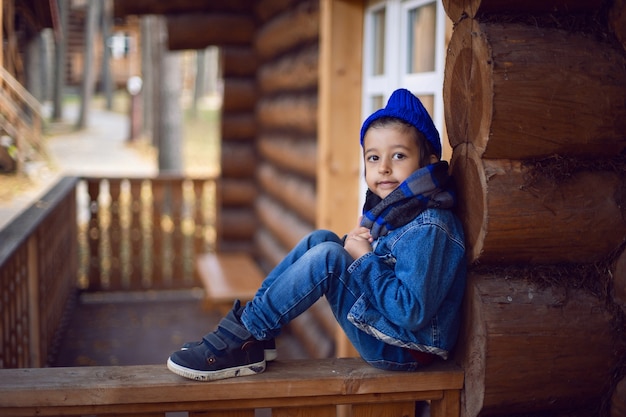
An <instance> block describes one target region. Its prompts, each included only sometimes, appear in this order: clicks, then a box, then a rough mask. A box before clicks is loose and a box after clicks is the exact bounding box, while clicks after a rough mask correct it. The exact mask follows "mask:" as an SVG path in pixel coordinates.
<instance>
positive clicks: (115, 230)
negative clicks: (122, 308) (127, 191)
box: [107, 178, 125, 291]
mask: <svg viewBox="0 0 626 417" xmlns="http://www.w3.org/2000/svg"><path fill="white" fill-rule="evenodd" d="M108 182H109V196H110V198H111V202H110V204H109V210H108V212H109V213H108V214H109V216H108V218H109V224H108V228H107V231H108V238H109V239H108V241H109V245H108V247H109V251H110V253H109V263H110V266H109V289H110V290H112V291H120V290H122V289H124V287H125V285H124V284H123V282H122V263H123V254H122V224H121V216H122V215H121V210H122V207H121V202H120V196H121V180H120V179H118V178H115V179H109V180H108Z"/></svg>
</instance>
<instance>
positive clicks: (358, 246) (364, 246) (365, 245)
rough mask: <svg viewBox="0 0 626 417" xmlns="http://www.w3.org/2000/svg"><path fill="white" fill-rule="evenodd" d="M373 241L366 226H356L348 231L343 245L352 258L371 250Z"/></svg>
mask: <svg viewBox="0 0 626 417" xmlns="http://www.w3.org/2000/svg"><path fill="white" fill-rule="evenodd" d="M359 220H360V219H359ZM373 241H374V239H373V238H372V235H371V234H370V230H369V229H368V228H366V227H363V226H357V227H355V228H354V229H352V230H351V231H350V232H349V233H348V235H347V236H346V241H345V243H344V245H343V246H344V248H345V249H346V250H347V251H348V253H349V254H350V255H351V256H352V257H353V258H354V259H358V258H360V257H361V256H363V255H365V254H366V253H368V252H371V251H372V242H373Z"/></svg>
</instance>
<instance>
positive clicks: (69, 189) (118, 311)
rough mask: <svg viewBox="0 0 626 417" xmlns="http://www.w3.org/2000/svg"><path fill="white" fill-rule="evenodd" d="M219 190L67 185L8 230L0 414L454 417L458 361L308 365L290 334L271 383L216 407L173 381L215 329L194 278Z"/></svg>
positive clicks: (3, 255) (165, 184)
mask: <svg viewBox="0 0 626 417" xmlns="http://www.w3.org/2000/svg"><path fill="white" fill-rule="evenodd" d="M215 190H216V182H215V180H214V179H211V178H205V179H198V178H184V177H163V176H161V177H156V178H93V177H92V178H77V177H65V178H63V179H61V180H60V181H59V183H58V184H56V185H55V186H54V187H52V189H50V191H49V192H48V193H47V194H46V195H45V196H44V197H43V198H41V199H40V200H39V201H38V202H36V203H35V204H34V205H33V206H32V207H30V208H29V209H28V210H27V211H26V212H24V213H23V214H22V215H20V216H19V217H18V218H17V219H16V220H15V221H13V222H12V223H11V224H10V225H9V226H8V227H7V228H6V229H4V230H2V231H1V232H0V241H2V242H3V245H2V247H1V248H0V282H1V283H2V285H1V286H0V298H1V299H2V305H1V306H2V307H1V314H2V319H1V321H0V323H2V328H1V332H0V335H1V337H2V341H1V343H2V354H1V357H0V368H3V369H0V381H1V382H0V414H3V413H9V414H10V415H16V416H17V415H33V414H37V415H84V414H95V415H105V414H110V413H116V414H117V415H136V414H137V413H140V414H142V415H162V416H164V415H168V413H171V412H185V413H186V414H188V415H198V414H197V413H201V414H202V415H220V416H222V415H228V416H234V415H237V416H244V415H246V416H252V415H255V413H257V414H258V412H259V410H260V409H267V408H272V411H271V415H273V416H279V415H312V414H310V413H315V415H329V416H330V415H335V414H336V413H338V412H339V413H340V414H342V413H343V414H342V415H350V413H352V415H355V416H358V415H371V413H372V410H379V412H384V413H385V415H388V414H387V413H400V414H402V415H416V413H420V412H421V411H420V408H419V405H420V404H422V403H421V402H420V400H429V401H431V406H430V408H429V409H430V413H431V415H432V416H457V415H459V396H460V389H461V388H462V386H463V372H462V370H461V369H460V368H459V367H458V366H457V365H455V364H453V363H449V364H443V363H441V364H438V365H436V366H432V367H429V368H428V369H426V370H425V371H423V372H418V373H403V372H388V371H380V370H376V369H374V368H372V367H371V366H369V365H367V364H365V362H363V361H362V360H360V359H357V358H343V359H330V358H329V359H310V358H309V359H307V355H306V353H304V350H302V349H301V348H300V347H299V344H298V341H297V340H296V338H295V337H293V336H292V335H291V334H290V333H289V332H288V331H287V332H285V333H284V334H283V335H282V336H280V337H279V338H278V340H277V345H278V350H279V360H277V361H276V362H275V363H271V365H269V368H268V372H266V373H265V374H263V375H261V376H260V377H256V378H255V377H252V378H238V379H237V380H225V381H219V382H216V383H211V385H210V386H211V387H212V389H211V391H210V393H211V395H210V396H208V395H207V392H208V391H207V390H206V389H205V387H207V385H206V384H199V383H196V382H194V381H186V380H184V379H183V378H180V377H178V376H176V375H174V374H172V373H171V372H169V371H167V369H166V368H165V366H164V361H165V359H166V358H167V356H168V355H169V353H171V351H172V350H174V349H177V348H178V347H179V346H180V345H181V344H182V343H184V342H186V341H189V340H193V339H195V338H197V337H198V336H200V335H202V334H203V333H204V332H206V331H207V329H210V328H212V327H213V326H214V325H215V324H216V323H217V321H218V320H219V319H220V317H221V314H220V313H219V312H217V311H212V310H207V309H206V308H204V307H203V305H204V303H203V296H204V293H203V290H202V289H201V288H200V284H199V280H198V277H197V272H196V270H195V269H194V267H193V265H194V262H195V259H196V256H197V255H198V254H199V253H202V252H204V251H210V250H212V248H211V247H210V244H208V242H210V241H211V239H206V236H207V235H210V234H211V233H214V230H215V219H216V217H215V215H214V214H212V213H211V210H210V209H208V207H212V206H211V205H210V204H206V203H207V201H209V200H211V199H213V198H215ZM234 384H236V385H234ZM235 386H236V387H237V389H234V387H235ZM338 405H343V406H342V407H339V408H337V406H338ZM346 407H347V408H346ZM342 410H343V411H342ZM207 413H208V414H207ZM265 413H267V412H265ZM307 413H308V414H307ZM320 413H322V414H320ZM346 413H347V414H346ZM389 415H391V414H389ZM394 415H395V414H394Z"/></svg>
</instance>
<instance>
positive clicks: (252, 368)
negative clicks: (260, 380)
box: [167, 358, 265, 381]
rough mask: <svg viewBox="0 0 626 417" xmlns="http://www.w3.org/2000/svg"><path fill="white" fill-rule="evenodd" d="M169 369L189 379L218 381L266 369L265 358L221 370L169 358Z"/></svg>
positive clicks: (254, 373) (258, 372) (253, 373)
mask: <svg viewBox="0 0 626 417" xmlns="http://www.w3.org/2000/svg"><path fill="white" fill-rule="evenodd" d="M167 369H169V370H170V371H172V372H174V373H175V374H176V375H180V376H182V377H185V378H187V379H193V380H195V381H216V380H219V379H226V378H235V377H238V376H248V375H256V374H260V373H261V372H263V371H265V359H264V360H262V361H261V362H257V363H251V364H248V365H243V366H235V367H233V368H226V369H220V370H219V371H198V370H196V369H190V368H185V367H184V366H180V365H178V364H177V363H174V362H173V361H172V359H170V358H168V359H167Z"/></svg>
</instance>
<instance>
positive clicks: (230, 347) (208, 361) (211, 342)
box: [167, 301, 265, 381]
mask: <svg viewBox="0 0 626 417" xmlns="http://www.w3.org/2000/svg"><path fill="white" fill-rule="evenodd" d="M240 310H241V309H240V306H239V301H236V302H235V305H234V306H233V309H232V310H231V311H230V312H229V313H228V314H227V315H226V317H224V318H223V319H222V320H221V321H220V323H219V324H218V326H217V329H216V330H215V331H214V332H212V333H209V334H207V335H206V336H204V337H203V338H202V341H201V342H200V343H197V344H195V345H193V346H191V347H188V348H187V349H184V350H183V349H181V350H179V351H177V352H174V353H173V354H172V355H171V356H170V357H169V359H168V360H167V367H168V369H169V370H170V371H172V372H174V373H175V374H177V375H180V376H183V377H185V378H189V379H195V380H198V381H214V380H218V379H225V378H233V377H236V376H246V375H255V374H259V373H261V372H263V371H264V370H265V352H264V351H265V349H264V347H263V343H262V342H260V341H258V340H256V339H255V338H254V337H252V335H251V334H250V332H248V330H247V329H246V328H245V327H244V326H243V325H242V324H241V322H240V321H239V316H240Z"/></svg>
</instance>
